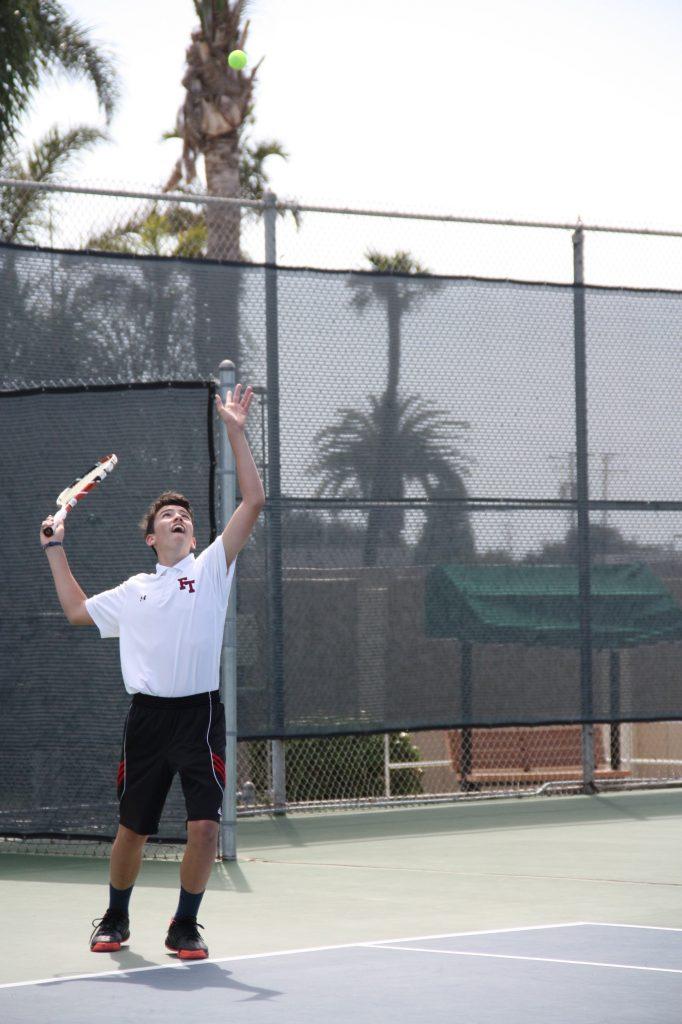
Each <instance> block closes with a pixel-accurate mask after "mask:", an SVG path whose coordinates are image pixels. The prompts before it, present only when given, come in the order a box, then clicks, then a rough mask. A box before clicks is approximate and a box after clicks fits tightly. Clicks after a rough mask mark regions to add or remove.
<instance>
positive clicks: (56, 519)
mask: <svg viewBox="0 0 682 1024" xmlns="http://www.w3.org/2000/svg"><path fill="white" fill-rule="evenodd" d="M68 510H69V507H68V505H64V506H63V508H60V509H59V512H57V514H56V515H55V517H54V519H53V520H52V526H46V527H45V529H44V530H43V534H44V535H45V536H46V537H51V536H52V535H53V533H54V527H55V526H59V524H60V523H61V521H62V519H66V513H67V512H68Z"/></svg>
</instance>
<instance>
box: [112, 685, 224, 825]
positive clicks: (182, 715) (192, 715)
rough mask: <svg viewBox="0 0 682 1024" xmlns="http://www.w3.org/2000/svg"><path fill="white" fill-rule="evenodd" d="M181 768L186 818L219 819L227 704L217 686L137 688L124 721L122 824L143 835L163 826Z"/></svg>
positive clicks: (120, 768) (120, 784)
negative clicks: (191, 692) (187, 693)
mask: <svg viewBox="0 0 682 1024" xmlns="http://www.w3.org/2000/svg"><path fill="white" fill-rule="evenodd" d="M176 772H178V773H179V775H180V782H181V784H182V791H183V794H184V797H185V806H186V808H187V821H220V813H221V807H222V802H223V790H224V788H225V709H224V708H223V705H222V704H221V703H220V699H219V693H218V691H217V690H214V691H213V692H211V693H200V694H197V695H196V696H192V697H148V696H147V695H146V694H143V693H136V694H135V696H134V697H133V700H132V703H131V705H130V710H129V711H128V715H127V717H126V720H125V725H124V727H123V745H122V749H121V760H120V762H119V766H118V785H117V791H118V801H119V807H120V821H121V824H122V825H125V827H126V828H129V829H131V830H132V831H133V832H137V833H138V834H139V835H154V834H155V833H156V832H158V831H159V821H160V819H161V812H162V811H163V806H164V804H165V802H166V797H167V796H168V791H169V789H170V787H171V783H172V781H173V776H174V775H175V773H176Z"/></svg>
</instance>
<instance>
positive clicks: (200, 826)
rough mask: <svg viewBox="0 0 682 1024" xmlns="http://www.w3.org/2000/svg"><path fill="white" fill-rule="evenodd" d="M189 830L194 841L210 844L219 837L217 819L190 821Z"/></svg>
mask: <svg viewBox="0 0 682 1024" xmlns="http://www.w3.org/2000/svg"><path fill="white" fill-rule="evenodd" d="M187 832H188V835H189V838H191V839H192V840H193V841H194V842H197V843H201V844H202V845H205V846H210V845H212V844H213V843H215V842H216V840H217V838H218V822H217V821H188V822H187Z"/></svg>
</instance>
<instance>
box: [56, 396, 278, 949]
mask: <svg viewBox="0 0 682 1024" xmlns="http://www.w3.org/2000/svg"><path fill="white" fill-rule="evenodd" d="M252 396H253V389H252V388H251V387H248V388H246V390H245V391H244V392H243V394H242V385H241V384H237V386H236V388H235V390H234V397H233V395H232V392H231V391H228V393H227V396H226V401H225V403H224V404H223V402H222V401H221V399H220V395H218V394H216V400H215V404H216V409H217V412H218V415H219V416H220V418H221V419H222V420H223V422H224V424H225V426H226V428H227V436H228V438H229V441H230V444H231V446H232V450H233V452H234V456H235V462H236V469H237V479H238V481H239V488H240V491H241V495H242V501H241V504H240V505H239V507H238V508H237V510H236V511H235V513H234V515H233V516H232V518H231V519H230V521H229V523H228V524H227V526H226V527H225V529H224V531H223V533H222V535H221V536H219V537H217V538H216V540H215V541H214V542H213V543H212V544H211V545H210V546H209V547H207V548H206V549H205V550H204V551H202V552H201V554H200V555H199V556H198V557H197V558H195V556H194V550H195V547H196V538H195V536H194V514H193V512H192V508H191V506H190V503H189V501H188V500H187V498H185V497H184V496H183V495H182V494H179V493H177V492H174V491H166V492H164V493H163V494H161V495H160V496H159V497H158V498H157V499H156V500H155V501H154V502H153V503H152V504H151V506H150V507H149V509H148V511H147V513H146V515H145V517H144V519H143V521H142V522H141V524H140V525H141V527H142V529H143V532H144V535H145V542H146V544H147V545H148V546H149V547H150V548H153V550H154V552H155V553H156V556H157V559H158V561H157V564H156V571H155V572H153V573H139V574H138V575H136V576H131V577H130V579H128V580H125V581H124V582H123V583H121V584H120V585H119V586H117V587H114V588H113V590H106V591H104V592H103V593H101V594H96V595H95V596H94V597H86V596H85V594H84V593H83V591H82V589H81V588H80V586H79V585H78V583H77V582H76V580H75V579H74V577H73V576H72V574H71V570H70V568H69V564H68V562H67V558H66V554H65V552H64V548H63V546H62V544H63V539H64V524H63V523H60V524H59V525H58V526H56V527H55V528H54V535H53V536H52V537H51V538H50V539H49V540H48V539H47V537H46V536H45V534H44V533H43V530H44V528H45V527H46V526H49V525H52V516H48V518H47V519H45V520H44V522H43V523H42V525H41V532H40V540H41V544H42V546H43V549H44V550H45V553H46V555H47V559H48V561H49V563H50V569H51V570H52V575H53V577H54V582H55V586H56V589H57V596H58V598H59V601H60V604H61V606H62V609H63V611H64V614H65V615H66V617H67V618H68V620H69V622H70V623H71V624H72V625H75V626H86V625H96V626H97V627H98V629H99V631H100V635H101V636H102V637H119V646H120V657H121V670H122V674H123V681H124V684H125V687H126V690H127V692H128V693H130V694H131V695H132V701H131V704H130V708H129V711H128V714H127V717H126V720H125V724H124V728H123V743H122V749H121V760H120V763H119V766H118V789H117V793H118V800H119V809H120V824H119V827H118V832H117V834H116V839H115V841H114V844H113V847H112V851H111V865H110V886H109V907H108V909H107V911H106V913H105V915H104V917H103V918H101V919H100V920H99V921H93V924H94V925H95V930H94V931H93V933H92V935H91V937H90V949H91V950H92V951H93V952H116V951H117V950H119V949H120V948H121V943H123V942H126V941H127V940H128V939H129V937H130V928H129V918H128V906H129V903H130V896H131V893H132V890H133V886H134V884H135V880H136V878H137V875H138V872H139V870H140V865H141V862H142V850H143V847H144V844H145V842H146V840H147V837H148V836H149V835H153V834H155V833H156V832H158V829H159V820H160V818H161V812H162V810H163V806H164V803H165V801H166V797H167V795H168V791H169V789H170V785H171V782H172V780H173V777H174V775H175V774H176V773H179V775H180V781H181V783H182V789H183V794H184V798H185V805H186V809H187V846H186V849H185V854H184V857H183V860H182V865H181V867H180V899H179V902H178V906H177V909H176V911H175V915H174V917H173V918H172V920H171V923H170V927H169V930H168V934H167V936H166V947H167V949H169V950H171V951H173V952H174V953H176V954H177V955H178V957H180V958H181V959H183V960H200V959H204V958H206V957H207V956H208V948H207V946H206V943H205V942H204V940H203V939H202V937H201V935H200V933H199V928H201V927H202V926H201V925H200V924H197V913H198V911H199V905H200V904H201V899H202V897H203V895H204V890H205V888H206V884H207V882H208V879H209V876H210V873H211V867H212V865H213V863H214V861H215V858H216V852H217V839H218V828H219V824H218V823H219V821H220V812H221V805H222V800H223V788H224V786H225V715H224V709H223V705H222V704H221V703H220V695H219V690H218V686H219V665H220V651H221V647H222V640H223V628H224V624H225V614H226V612H227V604H228V598H229V595H230V587H231V585H232V579H233V575H234V569H235V559H236V557H237V554H238V553H239V551H241V549H242V548H243V547H244V545H245V544H246V542H247V540H248V538H249V536H250V534H251V532H252V530H253V528H254V525H255V523H256V520H257V519H258V516H259V514H260V512H261V510H262V508H263V505H264V504H265V492H264V490H263V484H262V482H261V479H260V477H259V475H258V470H257V468H256V465H255V463H254V461H253V457H252V455H251V451H250V449H249V445H248V442H247V440H246V436H245V433H244V430H245V426H246V419H247V416H248V412H249V406H250V404H251V398H252ZM228 783H229V784H230V785H234V784H235V780H234V779H230V780H228Z"/></svg>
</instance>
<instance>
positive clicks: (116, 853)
mask: <svg viewBox="0 0 682 1024" xmlns="http://www.w3.org/2000/svg"><path fill="white" fill-rule="evenodd" d="M146 842H147V836H146V835H139V834H138V833H137V832H133V831H132V829H129V828H126V826H125V825H119V826H118V832H117V833H116V838H115V839H114V844H113V846H112V848H111V860H110V863H109V881H110V883H111V885H112V886H113V887H114V888H115V889H118V890H121V891H123V890H127V889H131V888H132V887H133V885H134V884H135V880H136V879H137V876H138V874H139V873H140V867H141V866H142V853H143V851H144V844H145V843H146Z"/></svg>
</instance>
